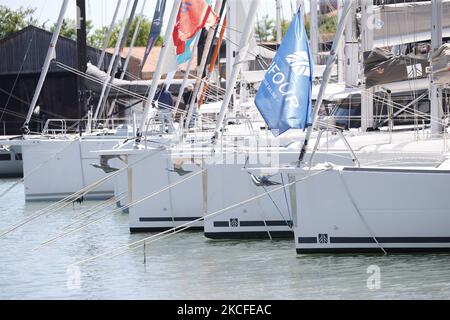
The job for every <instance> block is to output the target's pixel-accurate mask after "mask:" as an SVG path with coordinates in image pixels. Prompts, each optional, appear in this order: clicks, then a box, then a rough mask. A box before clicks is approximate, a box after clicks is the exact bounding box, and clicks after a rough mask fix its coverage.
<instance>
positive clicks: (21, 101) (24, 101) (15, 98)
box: [0, 88, 64, 120]
mask: <svg viewBox="0 0 450 320" xmlns="http://www.w3.org/2000/svg"><path fill="white" fill-rule="evenodd" d="M0 91H1V92H3V93H4V94H5V95H8V96H11V98H13V99H14V100H16V101H18V102H20V103H22V104H25V105H28V104H30V102H29V101H26V100H23V99H21V98H19V97H18V96H16V95H14V94H10V93H9V92H8V91H6V90H5V89H3V88H0ZM4 112H5V113H7V112H14V113H15V114H16V115H17V116H19V115H22V114H21V113H19V112H16V111H14V110H6V109H5V110H4ZM41 112H44V113H46V114H49V115H51V116H55V117H59V118H64V117H63V116H62V115H60V114H57V113H54V112H50V111H47V110H41ZM10 114H11V113H10ZM22 116H23V118H26V116H25V115H22ZM33 117H34V115H33ZM0 120H1V118H0ZM35 120H36V118H35Z"/></svg>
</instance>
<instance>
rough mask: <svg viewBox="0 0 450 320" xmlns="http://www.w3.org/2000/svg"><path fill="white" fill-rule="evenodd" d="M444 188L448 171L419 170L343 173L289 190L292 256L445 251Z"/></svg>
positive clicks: (448, 208)
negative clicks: (293, 213)
mask: <svg viewBox="0 0 450 320" xmlns="http://www.w3.org/2000/svg"><path fill="white" fill-rule="evenodd" d="M300 176H301V175H294V177H291V178H293V179H298V178H299V177H300ZM449 183H450V171H449V170H437V169H420V168H419V169H411V168H410V169H401V168H400V169H399V168H378V169H377V168H375V169H370V168H354V167H346V168H341V169H333V170H330V171H326V172H322V173H319V174H318V175H316V176H314V177H310V178H308V179H306V180H305V181H302V182H299V183H297V184H296V185H295V186H294V187H292V188H291V192H293V193H295V197H294V202H295V203H294V207H296V209H297V210H296V219H295V222H294V224H295V228H294V232H295V242H296V249H297V252H298V253H335V252H350V253H352V252H383V250H385V251H386V252H387V253H389V252H399V251H400V252H402V251H404V252H408V251H429V250H437V251H441V250H449V249H450V197H449V196H448V191H447V189H446V186H447V185H449Z"/></svg>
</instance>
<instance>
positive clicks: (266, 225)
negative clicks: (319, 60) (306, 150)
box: [104, 9, 441, 238]
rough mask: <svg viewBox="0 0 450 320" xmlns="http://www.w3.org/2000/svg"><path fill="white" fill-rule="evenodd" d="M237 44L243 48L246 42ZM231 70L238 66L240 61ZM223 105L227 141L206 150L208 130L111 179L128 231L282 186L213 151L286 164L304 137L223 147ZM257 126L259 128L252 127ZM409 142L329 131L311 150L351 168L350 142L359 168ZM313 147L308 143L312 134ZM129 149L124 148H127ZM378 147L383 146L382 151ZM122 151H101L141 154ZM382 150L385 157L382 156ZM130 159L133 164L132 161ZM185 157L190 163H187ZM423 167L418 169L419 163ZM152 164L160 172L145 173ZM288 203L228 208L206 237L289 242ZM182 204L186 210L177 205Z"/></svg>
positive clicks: (268, 173) (281, 196)
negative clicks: (275, 159)
mask: <svg viewBox="0 0 450 320" xmlns="http://www.w3.org/2000/svg"><path fill="white" fill-rule="evenodd" d="M355 11H356V9H355ZM249 12H253V11H249ZM347 12H349V9H347ZM243 43H244V44H245V43H246V41H245V39H244V42H243ZM242 48H244V46H242V47H241V49H242ZM230 65H232V64H230ZM234 65H235V66H239V65H240V64H234ZM238 74H239V70H238V69H235V70H234V76H237V75H238ZM233 87H234V85H233V82H230V83H229V84H228V85H227V89H228V92H227V94H228V95H229V96H231V92H232V89H233ZM322 94H323V92H322ZM228 98H229V97H228ZM228 103H229V101H228V102H227V97H225V98H224V102H223V103H222V106H223V108H222V110H221V113H220V114H219V119H218V122H217V124H216V130H215V132H214V136H215V137H216V141H222V140H221V139H223V140H224V141H225V142H224V143H223V144H222V145H220V144H219V145H217V144H216V145H215V146H212V145H211V144H209V143H208V139H207V138H208V135H209V133H208V132H205V134H204V135H203V136H202V137H203V138H204V140H202V139H201V138H200V136H199V138H200V139H199V141H201V143H199V144H198V145H195V144H192V143H187V144H185V145H184V147H183V145H182V146H181V147H180V145H177V146H176V148H175V150H176V152H173V151H171V150H170V148H164V149H165V151H164V152H165V158H164V159H159V160H158V161H157V162H155V161H156V160H155V159H150V160H148V162H147V164H146V165H144V162H145V161H143V162H142V164H141V167H142V168H139V169H135V168H128V169H127V173H128V174H127V175H125V174H124V175H122V176H118V177H121V178H118V179H116V182H117V181H119V182H118V183H117V186H118V187H117V188H116V190H120V191H116V195H119V194H123V193H127V194H128V196H127V198H126V199H127V201H126V202H124V203H123V204H122V205H125V206H124V207H125V208H126V209H125V210H127V211H128V212H129V213H130V229H131V230H132V231H154V230H161V229H170V228H173V227H177V226H179V225H182V224H184V223H186V222H189V221H193V220H198V219H199V218H201V216H202V214H203V215H205V216H208V215H209V213H211V212H214V211H215V210H217V209H222V208H224V207H227V206H228V205H229V204H233V203H238V202H239V201H243V200H245V199H248V198H249V197H251V196H254V195H255V194H262V195H264V194H266V193H267V192H270V191H271V190H273V189H276V188H277V186H280V185H283V184H286V183H287V182H286V180H287V176H284V177H282V176H280V177H278V176H277V177H274V173H273V171H274V170H273V168H271V166H270V165H268V166H267V163H266V167H265V168H263V170H260V171H264V173H262V174H260V173H257V171H258V168H260V167H261V166H262V165H263V162H262V161H259V162H258V161H257V162H256V163H250V165H248V164H249V163H247V162H246V160H245V158H246V157H245V156H244V157H243V159H244V160H243V161H242V163H234V162H233V163H232V164H230V163H222V162H214V161H212V162H210V161H209V159H211V158H212V156H211V154H210V153H211V150H213V151H214V157H216V158H219V159H225V158H226V157H227V155H231V156H233V155H236V154H239V153H240V154H242V155H248V158H250V157H251V155H252V154H253V155H268V154H273V155H276V156H277V157H278V156H279V157H280V159H281V163H290V162H293V161H296V160H297V158H298V150H300V149H301V144H300V143H299V141H301V137H302V133H299V132H295V133H294V132H290V133H287V134H286V135H284V136H282V137H281V138H279V139H278V141H277V144H274V143H271V142H270V139H269V142H268V143H267V144H266V145H261V146H258V147H256V148H255V147H254V146H255V144H253V146H252V147H245V145H244V148H243V147H242V145H239V146H236V144H235V142H234V143H233V141H231V143H229V142H230V141H226V140H227V134H228V133H229V132H232V130H233V128H232V127H233V126H226V129H229V131H227V130H225V131H224V130H223V127H222V125H223V122H224V118H225V117H224V114H225V111H226V110H227V107H228ZM255 127H257V126H256V125H255ZM239 130H241V129H239ZM239 130H237V132H238V135H237V136H235V137H233V135H232V134H230V136H229V137H230V138H233V139H234V140H235V138H236V137H240V138H241V139H245V138H244V137H245V134H244V132H243V131H239ZM264 132H265V133H264ZM261 135H267V130H266V131H261ZM250 136H252V137H253V138H254V139H256V138H257V137H255V136H254V135H250ZM217 137H218V138H217ZM273 140H276V139H273ZM273 140H272V141H273ZM317 140H319V137H318V139H317ZM411 140H413V141H415V140H414V138H413V136H412V134H410V133H407V134H404V133H401V132H400V133H393V132H384V133H377V132H375V133H363V134H354V135H353V136H350V137H347V138H346V139H344V140H343V139H341V137H340V136H339V135H338V134H337V133H336V132H335V133H334V134H332V135H330V136H327V137H326V139H325V138H324V137H322V140H320V141H318V142H317V148H316V149H318V150H317V151H315V161H319V162H320V161H324V160H330V161H335V162H337V163H341V164H352V163H354V161H355V157H352V156H349V153H348V151H347V145H348V144H349V143H350V144H351V145H352V147H353V149H354V150H355V153H356V154H357V155H358V159H359V160H358V161H365V163H369V162H374V161H391V160H392V159H393V158H395V157H398V150H396V148H395V146H397V145H400V144H404V143H406V142H411ZM255 141H256V140H255ZM312 142H313V144H314V137H313V138H312ZM216 143H217V142H216ZM128 145H129V146H130V145H131V143H129V144H128ZM378 145H385V146H384V148H381V147H378ZM205 146H206V148H205ZM274 146H276V147H274ZM141 148H143V146H141ZM126 149H127V148H126V147H125V148H119V149H116V150H113V151H111V152H108V151H105V152H104V154H105V155H107V156H113V155H119V156H121V157H122V158H124V159H127V160H126V161H124V162H126V163H128V164H129V163H134V162H137V161H139V157H142V154H141V153H140V151H136V150H133V148H128V149H129V150H128V151H127V150H126ZM172 149H173V148H172ZM382 149H383V150H384V151H383V152H381V150H382ZM205 150H206V152H205ZM158 151H160V150H158V148H154V147H151V148H150V150H149V152H150V153H156V152H158ZM405 152H406V153H404V154H403V155H402V156H403V157H409V158H411V159H410V161H416V162H417V161H418V160H417V159H422V160H423V159H425V158H426V159H427V161H428V163H431V164H434V163H436V162H438V161H440V159H441V158H438V157H437V154H440V149H439V150H438V151H437V152H435V150H433V152H428V151H424V152H416V150H413V151H411V150H409V151H407V150H406V149H405ZM408 152H409V153H408ZM130 158H133V159H132V160H131V161H130ZM191 159H194V160H193V161H191ZM422 162H423V161H422ZM422 165H424V164H423V163H422ZM133 167H134V166H133ZM150 167H152V168H153V169H155V170H157V171H158V172H159V173H158V174H156V173H155V171H150V170H148V168H150ZM252 167H253V168H252ZM146 168H147V170H146ZM277 174H278V173H277ZM282 180H284V182H283V181H282ZM230 188H231V189H232V190H230ZM200 190H202V192H200ZM180 199H181V200H182V201H180ZM287 199H288V196H287V194H286V192H284V191H280V192H277V194H275V193H274V194H271V196H266V197H265V198H264V199H263V198H262V199H261V200H260V201H259V202H255V203H250V204H246V205H242V206H240V207H239V208H238V209H235V210H228V211H226V212H225V213H223V214H221V215H220V216H217V217H213V218H206V219H205V223H204V227H205V235H206V236H207V237H210V238H236V237H240V238H254V237H264V238H272V237H278V236H283V237H285V236H290V237H292V235H293V232H292V220H293V217H292V214H293V211H292V209H291V208H290V205H289V204H288V201H287ZM183 203H186V205H185V206H183ZM201 225H202V223H201V221H199V222H196V224H195V226H197V227H201Z"/></svg>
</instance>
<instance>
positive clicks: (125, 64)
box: [106, 0, 147, 121]
mask: <svg viewBox="0 0 450 320" xmlns="http://www.w3.org/2000/svg"><path fill="white" fill-rule="evenodd" d="M146 4H147V0H144V2H143V3H142V8H141V12H140V13H139V18H138V21H137V23H136V27H135V29H134V33H133V38H132V39H131V43H130V48H129V49H128V53H127V57H126V59H125V63H124V64H123V69H122V73H121V74H120V80H123V79H124V78H125V75H126V74H127V70H128V65H129V64H130V60H131V56H132V54H133V48H134V44H135V43H136V40H137V36H138V34H139V28H140V27H141V23H142V19H143V18H144V9H145V5H146ZM127 34H128V33H127ZM116 101H117V99H114V101H113V102H112V103H111V106H110V107H109V110H108V113H107V118H109V117H110V116H111V114H112V112H113V110H114V107H115V106H116ZM106 121H108V119H107V120H106Z"/></svg>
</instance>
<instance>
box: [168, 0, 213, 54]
mask: <svg viewBox="0 0 450 320" xmlns="http://www.w3.org/2000/svg"><path fill="white" fill-rule="evenodd" d="M218 22H219V17H218V16H217V14H216V13H215V12H214V11H213V9H212V8H211V6H210V5H209V4H208V3H207V2H206V0H182V2H181V6H180V10H179V11H178V16H177V23H176V24H175V28H174V30H173V43H174V45H175V47H176V52H177V55H181V54H183V53H184V52H185V51H186V42H187V41H188V40H190V39H192V38H193V37H194V36H195V34H196V33H197V32H198V31H200V30H201V29H202V28H205V27H211V26H213V25H215V24H216V23H218Z"/></svg>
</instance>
